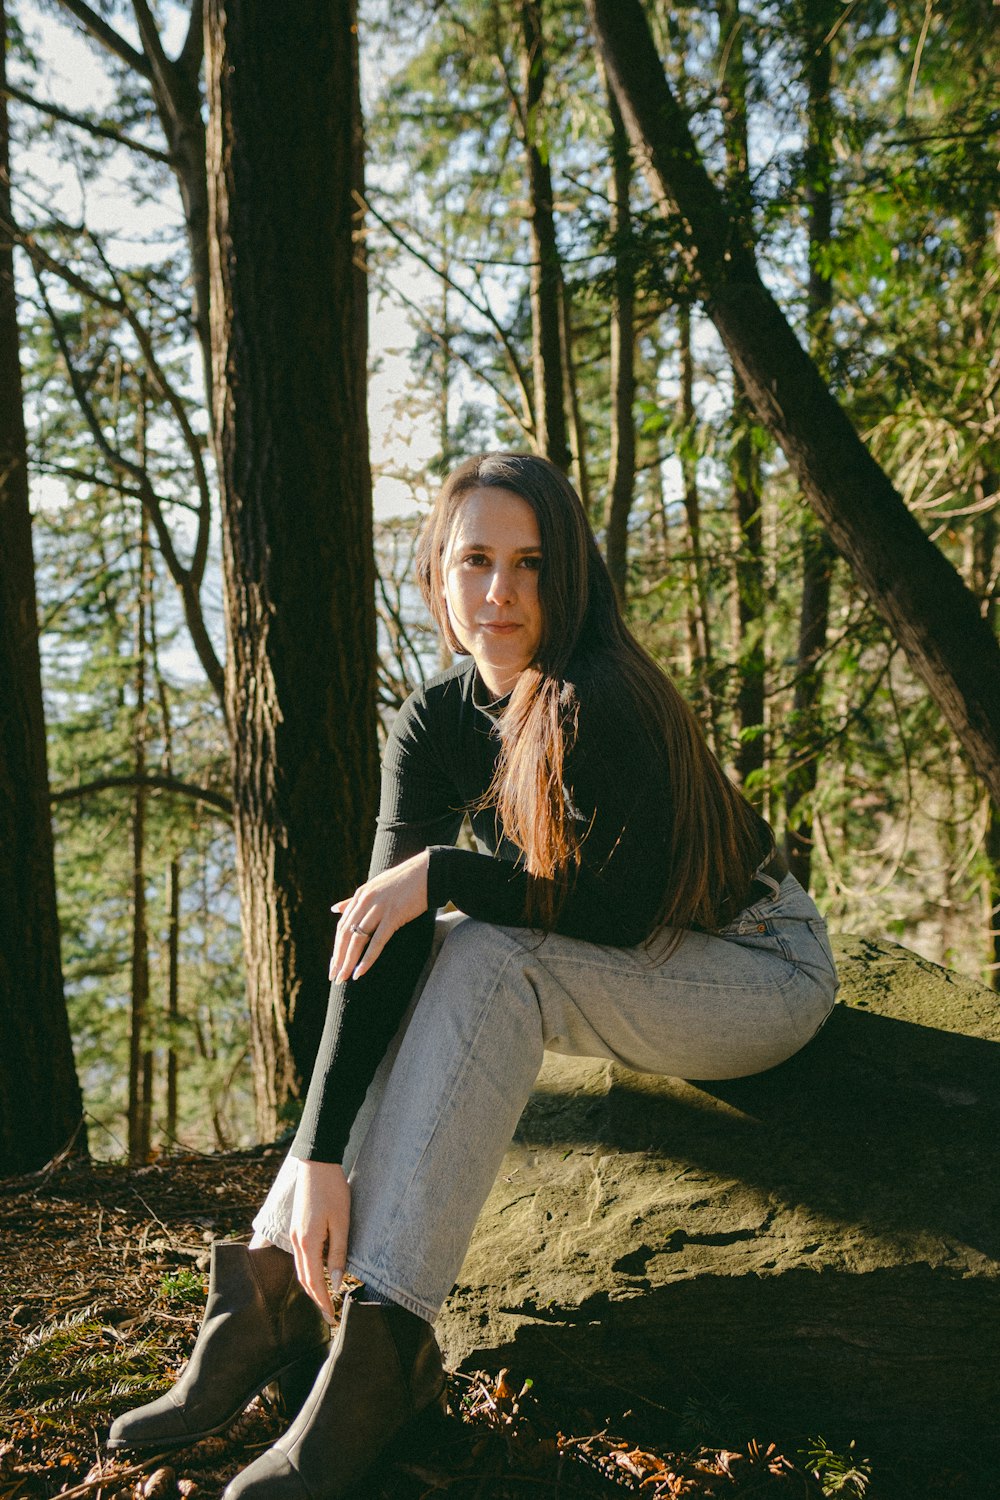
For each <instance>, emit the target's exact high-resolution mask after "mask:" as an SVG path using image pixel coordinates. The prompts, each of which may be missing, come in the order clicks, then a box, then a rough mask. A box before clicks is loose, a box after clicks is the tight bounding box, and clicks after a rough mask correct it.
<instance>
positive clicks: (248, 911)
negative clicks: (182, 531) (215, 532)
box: [206, 0, 378, 1136]
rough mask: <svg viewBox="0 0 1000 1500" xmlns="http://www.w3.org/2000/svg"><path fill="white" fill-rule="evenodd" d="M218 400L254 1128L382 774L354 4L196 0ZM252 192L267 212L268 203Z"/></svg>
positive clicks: (294, 1086)
mask: <svg viewBox="0 0 1000 1500" xmlns="http://www.w3.org/2000/svg"><path fill="white" fill-rule="evenodd" d="M206 26H207V33H206V34H207V39H208V89H209V140H210V146H209V172H210V184H211V188H212V337H213V365H214V376H213V378H214V400H215V406H216V432H217V441H218V447H219V472H220V477H221V486H222V502H223V520H222V526H223V558H224V578H225V597H226V620H227V627H228V639H229V656H228V662H227V695H228V699H229V710H230V715H231V720H232V724H233V726H234V741H235V744H234V752H233V754H234V764H233V798H234V804H235V810H236V844H237V861H238V878H239V886H240V901H241V914H242V922H243V941H244V951H245V956H246V964H247V974H248V985H249V1000H250V1012H251V1037H252V1047H253V1063H254V1080H255V1089H256V1100H257V1117H258V1129H259V1131H260V1133H261V1135H262V1136H271V1135H273V1134H274V1132H275V1129H276V1127H277V1124H278V1121H279V1119H280V1118H281V1116H282V1113H283V1111H284V1110H285V1108H286V1106H287V1105H288V1103H289V1101H290V1099H291V1098H292V1097H293V1096H295V1095H297V1093H298V1091H299V1080H300V1078H301V1077H303V1076H304V1075H305V1074H307V1073H308V1071H309V1069H310V1068H311V1066H312V1062H313V1059H314V1056H315V1051H316V1048H317V1046H318V1042H319V1035H320V1031H321V1028H322V1024H323V1019H324V1015H325V1011H326V999H327V983H326V972H327V965H328V962H329V955H330V949H331V943H332V937H333V919H332V917H331V915H330V904H331V902H332V901H334V900H336V899H338V898H339V897H342V896H345V895H348V894H349V893H350V892H351V891H352V890H353V889H354V887H355V885H356V884H357V883H358V881H359V879H361V878H363V876H364V871H365V866H366V861H367V855H368V851H369V846H370V842H371V838H372V830H373V826H374V817H375V807H376V798H377V779H378V765H377V761H378V749H377V738H376V724H375V691H376V649H375V606H374V561H373V554H372V517H371V474H370V469H369V462H368V427H367V417H366V411H365V378H366V377H365V357H366V347H367V323H366V307H365V278H364V274H363V271H362V269H361V261H360V255H358V254H357V253H356V249H355V239H356V235H357V231H358V207H357V205H358V202H359V197H360V192H361V186H362V184H361V168H362V141H361V111H360V102H359V88H358V71H357V33H356V17H355V6H354V4H353V3H352V0H305V4H304V7H303V6H300V7H299V8H298V10H297V11H296V17H295V25H294V26H289V25H288V23H287V18H286V17H285V15H284V13H283V12H282V10H281V8H280V7H270V6H261V5H254V4H251V3H250V0H225V3H224V0H209V4H208V7H207V16H206ZM262 205H263V206H264V208H265V209H266V211H262Z"/></svg>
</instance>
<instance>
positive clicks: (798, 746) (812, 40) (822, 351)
mask: <svg viewBox="0 0 1000 1500" xmlns="http://www.w3.org/2000/svg"><path fill="white" fill-rule="evenodd" d="M802 15H803V35H802V51H803V54H804V59H805V73H806V95H807V104H806V110H807V119H806V150H805V160H804V162H803V169H804V175H805V200H806V211H807V215H808V232H809V282H808V290H807V323H808V330H809V345H810V350H811V352H812V355H813V358H814V359H815V360H816V361H817V363H818V365H819V367H820V369H821V370H823V371H824V373H825V371H826V367H827V360H828V358H829V349H830V311H831V308H832V306H833V283H832V281H831V279H830V274H829V270H828V268H827V252H828V251H829V248H830V240H831V236H832V232H833V102H832V99H831V97H830V85H831V82H832V76H833V58H832V53H831V48H830V43H829V41H828V40H827V37H828V34H829V31H830V27H831V25H832V24H833V20H834V16H835V11H834V7H833V5H832V4H831V3H830V0H805V4H804V7H803V13H802ZM801 554H802V598H801V604H800V607H799V639H798V650H797V653H796V664H795V690H794V695H793V699H792V717H791V722H790V724H789V730H788V738H787V744H788V749H789V751H790V760H791V764H790V766H789V771H788V776H787V779H786V782H785V854H786V856H787V859H788V868H789V869H790V870H791V872H792V874H793V875H794V876H795V877H796V879H797V880H798V881H799V883H800V884H801V885H802V886H803V887H804V888H805V889H806V890H808V889H809V885H810V881H811V877H812V853H813V813H812V798H813V793H814V792H815V790H816V784H817V781H818V779H819V757H818V754H817V752H816V751H815V749H814V746H815V743H816V741H817V740H818V739H820V737H821V726H820V723H819V708H820V702H821V699H822V694H823V654H824V652H825V650H826V642H827V635H828V633H829V622H830V583H831V579H832V576H833V566H834V562H835V561H836V552H835V551H834V548H833V544H832V542H831V541H830V538H829V536H828V534H827V532H826V531H825V529H824V528H823V527H822V526H821V525H820V524H819V523H818V522H817V520H816V519H815V517H813V516H811V515H809V514H808V513H807V514H806V517H805V520H804V522H803V525H802V540H801Z"/></svg>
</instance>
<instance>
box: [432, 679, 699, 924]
mask: <svg viewBox="0 0 1000 1500" xmlns="http://www.w3.org/2000/svg"><path fill="white" fill-rule="evenodd" d="M623 713H624V714H625V715H627V717H626V718H624V719H623V717H622V715H623ZM564 794H565V796H566V798H567V801H568V804H569V807H570V811H571V812H572V814H573V817H574V819H575V821H576V824H577V830H578V834H579V837H580V840H581V863H580V865H579V866H578V867H577V868H576V870H575V871H574V872H572V874H571V877H570V883H569V888H568V890H567V891H566V893H565V898H564V899H563V901H562V904H561V906H559V907H558V911H557V916H556V920H555V923H554V928H553V930H554V931H556V932H559V933H562V934H564V935H565V936H567V937H575V938H582V939H584V940H585V941H587V942H591V943H602V944H605V945H608V946H610V947H620V948H627V947H635V946H636V945H637V944H639V943H641V942H643V941H645V939H646V938H647V937H648V936H649V935H650V933H651V932H652V931H653V929H654V928H655V926H656V920H657V916H658V914H659V911H660V908H661V905H662V902H663V896H664V892H665V891H666V889H667V883H668V881H669V879H670V863H669V862H670V847H671V832H672V826H673V801H672V797H671V788H670V781H669V773H668V767H667V764H666V757H665V755H664V753H663V752H662V750H660V749H659V748H658V747H657V746H656V745H655V744H654V743H653V741H652V740H651V738H650V736H649V734H648V733H647V732H646V730H645V729H644V728H643V727H642V726H641V725H640V724H639V722H638V720H636V719H635V715H634V712H631V711H630V709H629V706H628V704H623V703H618V702H615V701H609V700H608V698H607V696H606V695H605V696H604V698H603V701H602V700H601V699H598V698H595V697H594V696H593V694H592V693H590V692H588V691H587V690H586V689H583V690H582V691H581V695H580V712H579V730H578V735H577V740H576V744H575V746H574V748H573V750H572V752H571V753H570V754H569V755H568V757H567V764H566V777H565V786H564ZM538 883H539V882H538V881H537V880H536V878H535V877H533V876H530V875H529V874H528V873H527V872H526V871H525V870H524V869H523V867H522V866H521V865H520V864H519V863H518V864H511V863H509V862H507V861H505V860H502V859H497V858H493V857H490V856H489V855H483V854H476V853H473V852H471V851H469V850H465V849H455V848H445V847H443V846H435V847H434V848H432V849H431V853H430V872H429V892H430V899H431V900H432V901H433V902H434V903H435V904H443V903H444V902H446V901H452V902H453V903H454V904H455V906H457V907H458V909H459V910H460V911H463V912H465V913H466V915H467V916H471V917H478V918H480V919H481V920H482V921H486V922H497V923H500V924H502V925H504V926H509V927H529V926H531V925H532V923H531V922H530V920H529V919H528V917H527V915H526V912H527V909H528V897H529V893H530V890H531V886H532V885H533V884H538Z"/></svg>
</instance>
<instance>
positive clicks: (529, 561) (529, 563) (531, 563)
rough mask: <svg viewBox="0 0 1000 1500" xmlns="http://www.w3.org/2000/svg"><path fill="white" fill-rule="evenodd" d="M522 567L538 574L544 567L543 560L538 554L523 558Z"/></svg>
mask: <svg viewBox="0 0 1000 1500" xmlns="http://www.w3.org/2000/svg"><path fill="white" fill-rule="evenodd" d="M521 566H522V568H530V569H531V571H532V572H533V573H537V572H538V570H539V568H540V567H541V566H542V559H541V558H540V557H539V556H538V555H537V554H536V555H535V556H533V557H522V558H521Z"/></svg>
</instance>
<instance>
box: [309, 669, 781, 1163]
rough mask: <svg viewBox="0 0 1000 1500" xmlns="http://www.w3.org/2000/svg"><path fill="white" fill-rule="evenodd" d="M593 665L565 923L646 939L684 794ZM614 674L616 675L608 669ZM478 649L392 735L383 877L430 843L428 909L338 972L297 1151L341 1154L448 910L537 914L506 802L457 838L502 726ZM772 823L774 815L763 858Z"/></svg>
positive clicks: (570, 762)
mask: <svg viewBox="0 0 1000 1500" xmlns="http://www.w3.org/2000/svg"><path fill="white" fill-rule="evenodd" d="M588 676H589V674H588V673H587V672H586V670H584V671H582V672H578V673H574V677H573V683H574V686H575V688H576V690H577V697H578V701H579V705H580V706H579V732H578V735H577V742H576V745H575V747H574V749H573V750H572V751H571V752H570V754H569V755H568V757H567V764H566V777H565V781H566V789H567V795H568V797H569V799H570V807H571V809H572V812H573V815H574V817H575V818H576V820H577V821H578V823H579V824H580V825H581V833H583V834H584V836H583V841H582V850H581V853H582V863H581V866H580V868H579V870H578V871H577V872H576V874H575V876H574V879H573V883H572V886H571V889H570V891H569V893H568V895H567V896H566V899H565V900H564V902H563V904H562V907H561V909H560V911H559V915H558V918H557V920H556V924H555V931H557V932H560V933H563V934H564V935H566V936H568V937H576V938H583V939H585V940H586V941H588V942H592V943H600V944H606V945H609V946H612V947H620V948H621V947H634V946H635V945H637V944H639V943H641V942H643V941H644V940H645V939H646V938H647V937H648V936H649V935H650V933H651V932H652V931H653V929H654V928H655V925H656V919H657V915H658V913H659V911H660V909H661V906H662V902H663V896H664V893H665V891H666V889H667V885H668V882H669V879H670V868H669V858H670V855H669V851H670V835H671V826H672V798H671V792H670V776H669V767H668V765H667V763H666V758H665V754H664V751H663V748H662V747H660V746H658V745H656V744H654V742H653V740H652V739H651V737H650V735H649V733H648V731H647V730H646V729H645V728H644V727H643V726H642V724H641V723H640V721H639V719H638V716H637V715H636V713H635V711H634V710H633V709H632V708H631V707H630V705H629V704H628V702H627V701H623V700H624V695H623V694H615V695H614V701H613V702H612V701H610V699H609V694H608V690H607V688H604V689H602V690H600V697H598V692H597V690H596V689H594V688H593V687H592V686H591V684H590V683H589V681H588ZM605 681H606V678H605ZM477 684H478V690H479V692H480V693H482V691H483V689H482V684H481V683H480V682H479V679H478V678H477V676H476V672H475V667H474V664H473V662H472V661H471V659H467V660H464V661H462V662H461V663H460V664H459V665H458V666H456V667H453V668H451V670H449V671H447V672H444V673H442V674H441V675H440V676H438V677H435V678H434V679H433V680H432V681H430V682H428V683H427V684H426V686H425V687H423V688H421V689H420V690H419V691H417V692H415V693H414V694H412V695H411V697H410V698H408V699H407V701H406V702H405V703H404V704H403V706H402V708H401V709H400V711H399V713H398V715H397V717H396V722H395V724H394V725H393V729H392V732H391V734H390V737H389V741H388V744H387V745H386V750H385V755H384V758H383V765H382V792H381V802H380V807H379V816H378V825H377V832H376V838H375V845H374V848H373V850H372V858H371V867H370V872H369V873H370V875H376V874H378V873H380V872H381V871H382V870H386V869H389V868H390V867H391V866H393V865H397V864H400V863H401V862H402V861H403V860H405V859H409V858H410V856H411V855H414V854H417V853H419V852H420V851H421V850H422V849H428V848H429V849H430V861H429V870H428V910H427V912H426V913H425V914H424V915H423V916H421V917H418V918H417V919H416V920H415V921H413V922H409V923H407V925H406V926H405V927H402V928H400V930H399V931H398V932H396V933H394V935H393V936H392V938H391V939H390V940H389V942H388V943H387V944H386V946H385V949H384V950H383V952H382V953H381V954H380V955H379V958H378V959H377V960H376V962H375V963H374V964H373V966H372V968H371V969H370V970H369V971H368V973H367V974H364V975H362V976H361V978H360V979H358V980H348V981H347V982H346V983H344V984H338V983H334V984H333V986H332V988H331V992H330V1007H329V1011H328V1013H327V1020H326V1025H325V1028H324V1031H323V1036H322V1039H321V1041H320V1047H319V1053H318V1056H317V1059H316V1065H315V1067H314V1070H313V1075H312V1079H311V1082H310V1085H309V1091H308V1094H307V1096H306V1102H305V1108H304V1111H303V1115H302V1121H301V1124H300V1125H299V1129H298V1132H297V1134H296V1137H295V1141H294V1144H293V1146H292V1154H293V1155H294V1156H297V1157H300V1158H302V1159H305V1160H315V1161H330V1162H339V1161H340V1160H341V1159H342V1156H343V1152H344V1147H345V1146H346V1144H347V1138H348V1135H349V1134H350V1130H351V1125H352V1123H353V1121H354V1118H355V1115H356V1114H357V1112H358V1110H359V1108H360V1107H361V1104H362V1102H363V1100H364V1096H365V1093H366V1092H367V1089H368V1085H369V1084H370V1082H371V1079H372V1076H373V1074H374V1072H375V1070H376V1068H377V1067H378V1065H379V1062H380V1061H381V1059H382V1057H383V1056H384V1054H385V1050H386V1048H387V1047H388V1045H389V1042H390V1041H391V1040H392V1038H393V1036H394V1035H395V1033H396V1030H397V1028H398V1026H399V1023H400V1021H401V1019H402V1017H403V1015H404V1013H405V1011H406V1008H407V1006H408V1004H409V1002H410V999H411V997H412V994H413V989H414V986H415V984H416V982H417V980H418V978H419V977H420V972H421V970H422V969H423V966H424V964H425V962H426V960H427V955H428V953H429V951H430V944H431V938H432V935H433V930H434V916H435V912H436V910H437V908H438V907H440V906H444V905H446V904H447V903H448V902H449V901H450V902H452V903H453V904H454V905H455V906H456V907H457V908H458V909H459V911H462V912H464V913H465V914H466V915H467V916H470V917H478V918H480V919H482V920H483V921H486V922H495V923H498V924H502V925H505V926H511V927H525V926H528V925H530V924H529V923H528V921H527V919H526V917H525V910H526V893H527V883H528V880H529V877H528V875H527V874H526V872H525V871H524V870H523V868H522V867H521V866H520V864H519V863H518V859H519V851H518V850H517V849H516V848H515V847H514V846H513V845H512V844H511V843H510V841H509V840H507V839H506V838H505V837H504V834H503V829H502V828H501V827H500V826H499V823H498V819H497V817H496V814H495V812H494V811H493V810H492V809H488V810H483V809H479V810H478V811H475V810H474V811H473V812H472V813H471V821H472V827H473V831H474V833H475V836H476V842H477V845H478V848H479V851H480V852H478V853H475V852H473V851H472V850H468V849H456V848H455V847H454V842H455V839H456V838H457V836H458V833H459V829H460V828H461V825H462V819H463V817H464V816H465V813H466V811H467V810H468V809H469V808H470V807H471V808H475V805H476V803H477V801H478V800H479V799H480V798H481V797H482V795H483V793H484V792H485V791H486V789H487V787H488V786H489V784H490V782H491V780H492V777H493V772H494V769H495V766H496V760H497V754H498V751H499V747H500V746H499V735H498V732H497V728H496V724H495V722H494V720H493V718H492V717H491V716H490V714H489V713H488V712H487V711H486V710H485V709H484V708H482V707H480V706H479V705H478V704H477V702H476V701H475V698H474V692H475V690H476V687H477ZM769 846H770V830H769V829H768V827H767V825H766V824H765V823H764V822H763V820H762V821H761V857H762V858H763V857H764V855H765V854H766V853H767V850H768V848H769Z"/></svg>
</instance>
